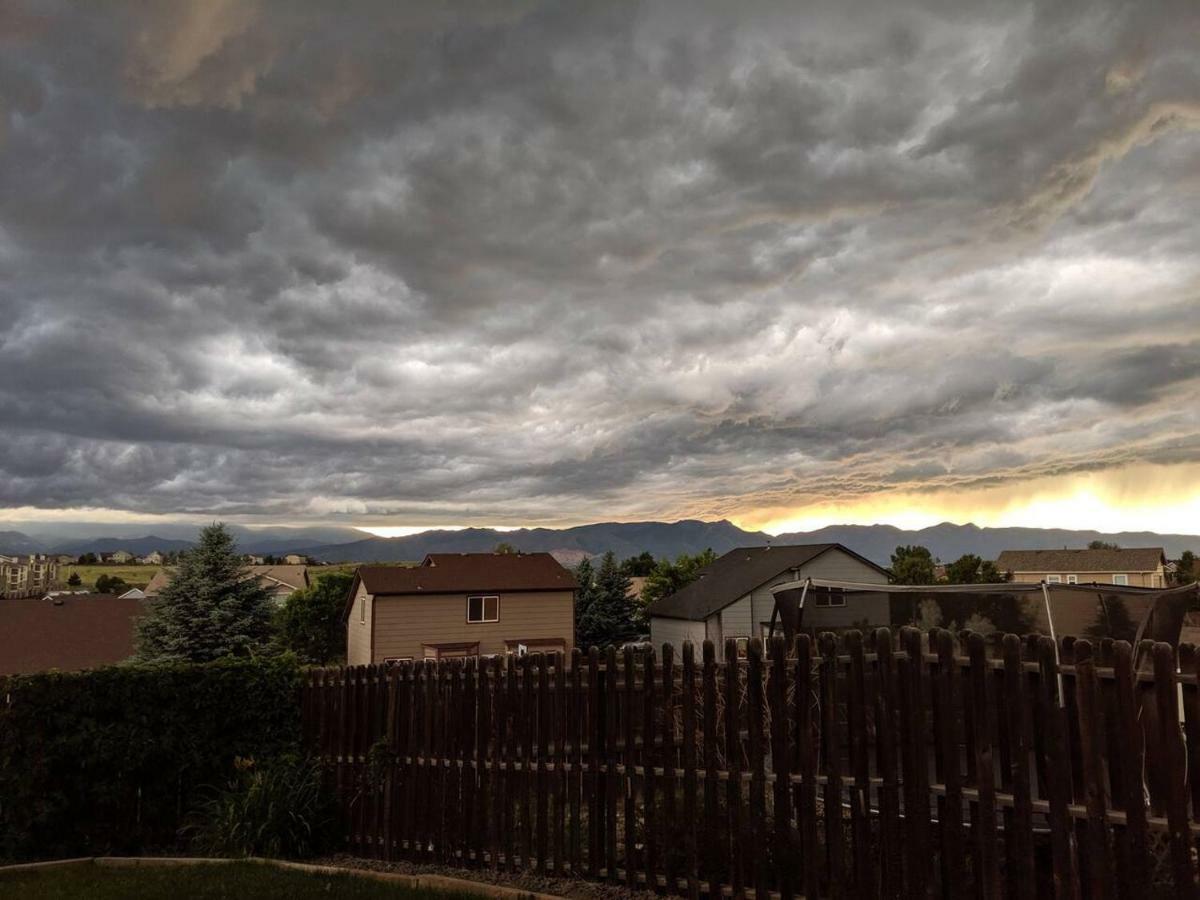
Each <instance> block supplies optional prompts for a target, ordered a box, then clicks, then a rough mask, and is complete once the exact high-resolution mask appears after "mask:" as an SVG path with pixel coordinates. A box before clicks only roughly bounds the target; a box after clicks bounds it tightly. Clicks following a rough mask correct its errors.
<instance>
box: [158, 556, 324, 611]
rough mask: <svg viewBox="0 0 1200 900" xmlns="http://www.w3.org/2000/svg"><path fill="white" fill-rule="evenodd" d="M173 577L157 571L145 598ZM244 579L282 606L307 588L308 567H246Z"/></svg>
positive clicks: (167, 570) (165, 570) (172, 573)
mask: <svg viewBox="0 0 1200 900" xmlns="http://www.w3.org/2000/svg"><path fill="white" fill-rule="evenodd" d="M174 577H175V570H174V569H166V568H164V569H159V570H158V571H157V572H155V573H154V577H153V578H151V579H150V583H149V584H148V585H146V587H145V594H146V597H147V598H149V599H154V598H155V597H157V596H158V595H159V594H161V593H162V590H163V588H165V587H166V586H167V585H168V584H170V583H171V580H172V579H173V578H174ZM246 577H248V578H254V579H256V580H257V581H258V583H259V584H260V585H262V586H263V587H264V588H265V589H266V591H267V593H268V594H270V595H271V599H272V600H273V601H274V602H275V603H276V604H280V605H281V604H282V603H283V602H284V601H285V600H286V599H287V598H288V597H290V596H291V595H292V594H294V593H295V592H296V591H298V590H301V589H303V588H306V587H308V585H309V578H308V566H247V567H246Z"/></svg>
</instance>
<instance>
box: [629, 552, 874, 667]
mask: <svg viewBox="0 0 1200 900" xmlns="http://www.w3.org/2000/svg"><path fill="white" fill-rule="evenodd" d="M803 578H823V579H827V580H830V581H854V582H861V583H866V584H887V583H888V573H887V570H886V569H883V568H881V567H880V566H877V565H876V564H875V563H873V562H871V561H870V560H868V559H866V558H864V557H862V556H859V555H858V554H857V553H855V552H854V551H853V550H850V549H848V548H847V547H844V546H842V545H841V544H798V545H793V546H768V547H742V548H739V549H737V550H730V551H729V552H728V553H726V554H725V555H724V556H722V557H720V558H719V559H717V560H716V561H715V562H713V563H712V564H710V565H708V566H705V567H704V568H703V569H702V570H701V572H700V577H699V578H697V579H696V580H695V581H693V582H692V583H691V584H689V585H687V586H686V587H684V588H682V589H681V590H679V591H676V592H675V593H674V594H671V595H670V596H668V597H662V598H660V599H658V600H656V601H654V602H653V603H651V604H650V607H649V613H650V639H651V642H652V643H653V644H654V645H655V646H656V647H657V646H661V645H662V644H672V645H673V646H674V647H675V649H676V650H677V651H682V649H683V644H684V643H685V642H687V641H690V642H691V643H693V644H695V645H696V646H697V647H698V646H699V645H700V644H701V643H703V642H704V641H706V640H709V641H712V642H713V643H714V644H715V645H716V648H717V655H718V657H721V656H723V655H724V644H725V641H726V640H728V639H730V638H733V639H734V640H736V641H737V642H738V645H739V652H744V647H745V646H746V644H747V643H748V642H749V640H750V638H752V637H765V636H766V635H767V633H768V630H769V628H770V622H771V614H772V613H773V612H774V609H775V597H774V595H773V594H772V593H771V588H772V587H775V586H776V585H780V584H784V583H787V582H791V581H798V580H800V579H803ZM890 621H891V604H890V601H889V599H888V597H887V596H886V595H885V594H876V593H866V592H864V593H853V594H850V595H846V594H844V593H843V592H841V591H833V590H812V591H810V592H809V593H808V595H807V596H806V598H805V605H804V621H803V628H804V629H805V630H809V629H821V630H827V629H828V630H836V629H839V628H849V627H851V626H856V625H865V626H869V627H878V626H882V625H887V624H889V623H890Z"/></svg>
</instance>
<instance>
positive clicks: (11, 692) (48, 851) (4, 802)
mask: <svg viewBox="0 0 1200 900" xmlns="http://www.w3.org/2000/svg"><path fill="white" fill-rule="evenodd" d="M300 680H301V671H300V668H299V667H298V666H297V664H296V663H295V661H294V660H292V659H290V658H282V659H280V658H274V659H263V660H246V659H241V660H229V661H221V662H215V663H208V664H202V665H201V664H189V663H180V664H169V665H142V666H118V667H111V668H104V669H97V670H95V671H92V672H82V673H71V674H63V673H45V674H39V675H27V676H16V677H13V678H9V679H7V680H5V679H0V859H5V858H6V859H33V858H48V857H66V856H92V855H101V854H105V853H140V852H145V851H156V850H168V849H174V848H176V846H177V844H178V841H179V837H178V832H179V829H180V826H181V824H182V822H183V819H184V816H185V814H186V812H187V811H188V810H189V809H190V808H191V807H192V806H193V805H194V804H195V802H196V801H197V798H198V796H199V794H200V791H201V789H202V788H203V787H205V786H211V785H215V784H221V783H223V782H225V781H227V780H228V778H229V777H230V774H231V773H232V772H233V762H234V759H235V758H238V757H241V758H253V759H257V760H267V759H271V758H273V757H275V756H278V755H281V754H285V753H294V752H297V751H298V750H299V746H300V703H299V688H300Z"/></svg>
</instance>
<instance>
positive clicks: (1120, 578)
mask: <svg viewBox="0 0 1200 900" xmlns="http://www.w3.org/2000/svg"><path fill="white" fill-rule="evenodd" d="M1113 584H1121V585H1125V586H1126V587H1128V586H1129V576H1128V575H1114V576H1113Z"/></svg>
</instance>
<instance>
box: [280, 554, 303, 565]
mask: <svg viewBox="0 0 1200 900" xmlns="http://www.w3.org/2000/svg"><path fill="white" fill-rule="evenodd" d="M283 561H284V562H285V563H287V564H288V565H289V566H302V565H304V564H305V563H307V562H308V557H307V556H303V555H301V554H299V553H289V554H288V555H287V556H285V557H284V558H283Z"/></svg>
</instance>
